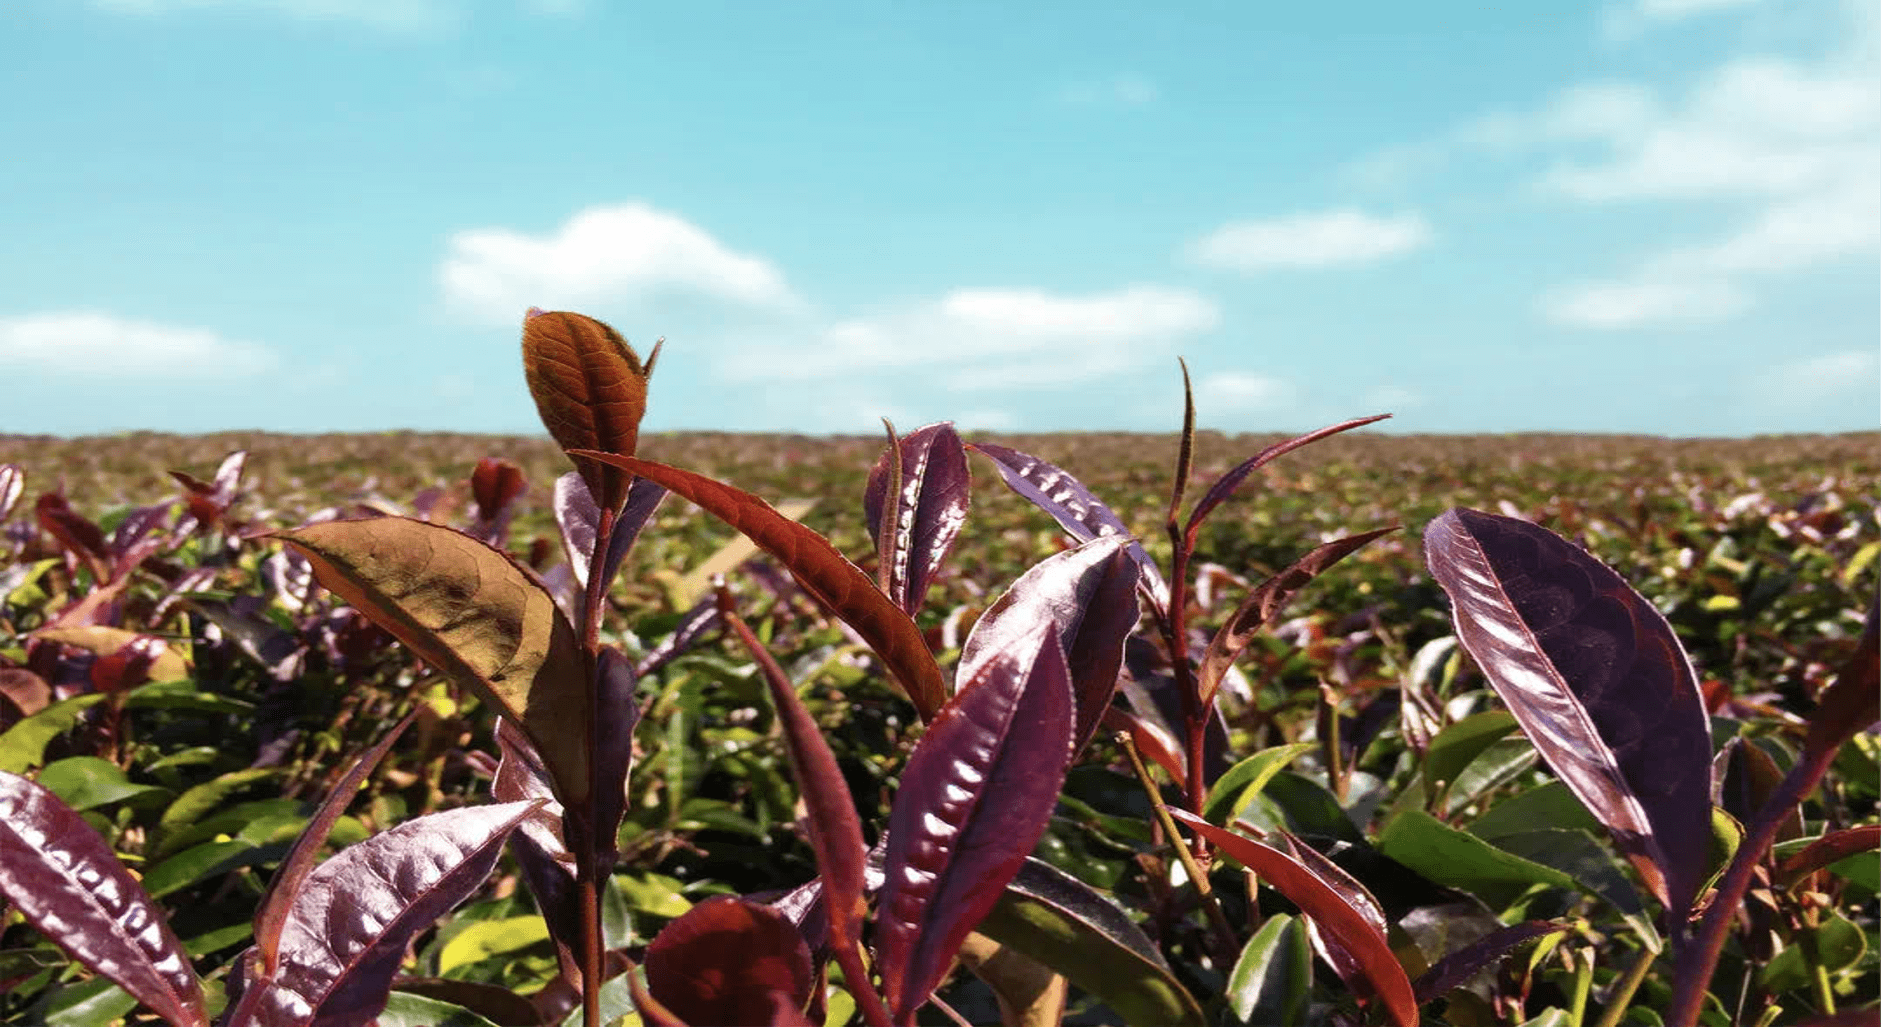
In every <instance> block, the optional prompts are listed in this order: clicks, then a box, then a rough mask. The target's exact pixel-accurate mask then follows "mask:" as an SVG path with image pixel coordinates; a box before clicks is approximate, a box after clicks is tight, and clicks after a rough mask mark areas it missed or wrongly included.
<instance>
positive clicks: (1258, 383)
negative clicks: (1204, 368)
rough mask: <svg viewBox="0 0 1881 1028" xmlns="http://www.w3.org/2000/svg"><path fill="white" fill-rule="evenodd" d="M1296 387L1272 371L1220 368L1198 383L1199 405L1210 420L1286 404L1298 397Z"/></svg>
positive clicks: (1199, 408)
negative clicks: (1264, 373) (1272, 374)
mask: <svg viewBox="0 0 1881 1028" xmlns="http://www.w3.org/2000/svg"><path fill="white" fill-rule="evenodd" d="M1294 398H1295V397H1294V390H1293V387H1292V386H1291V385H1290V384H1289V383H1287V382H1285V381H1283V380H1281V379H1278V378H1274V377H1272V376H1270V375H1260V374H1255V373H1253V372H1248V371H1217V372H1213V373H1211V374H1207V375H1203V376H1202V378H1201V380H1200V381H1198V382H1196V383H1195V406H1196V408H1197V411H1198V413H1199V414H1200V415H1201V416H1202V417H1204V418H1205V419H1206V420H1207V421H1208V422H1209V423H1210V424H1213V423H1216V422H1220V421H1235V420H1237V418H1236V416H1237V415H1241V414H1249V413H1255V412H1261V411H1271V410H1273V409H1275V408H1277V407H1283V406H1285V405H1287V404H1289V403H1291V402H1292V401H1293V400H1294Z"/></svg>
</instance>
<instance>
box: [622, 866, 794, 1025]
mask: <svg viewBox="0 0 1881 1028" xmlns="http://www.w3.org/2000/svg"><path fill="white" fill-rule="evenodd" d="M646 969H647V991H648V992H650V993H652V995H653V998H654V999H656V1000H658V1001H659V1003H660V1004H661V1005H662V1006H664V1007H665V1008H666V1009H667V1010H669V1011H671V1012H672V1013H673V1014H674V1015H675V1016H677V1017H678V1018H680V1019H681V1020H682V1021H684V1022H685V1023H687V1024H697V1025H710V1024H787V1023H792V1022H790V1021H787V1020H773V1019H774V1018H776V1017H777V1016H778V1015H779V1014H783V1013H792V1012H794V1013H798V1014H799V1015H800V1014H801V1011H802V1010H803V1009H804V1007H805V1005H806V1004H808V1003H809V1001H810V990H811V989H812V988H813V987H814V986H815V978H814V976H813V974H812V971H811V965H810V950H809V947H807V946H805V945H804V943H803V936H802V935H801V934H800V933H799V932H798V931H797V928H796V926H795V925H793V924H791V923H790V920H789V919H788V918H786V917H784V915H782V914H780V913H778V912H777V911H775V910H772V909H771V908H770V907H765V906H760V905H758V904H756V903H750V902H747V901H745V900H742V899H739V898H738V897H736V896H714V897H712V898H711V899H708V900H706V901H704V902H702V903H700V904H699V905H697V906H695V907H693V908H692V909H691V910H688V911H686V912H685V913H684V914H682V915H680V916H679V917H678V918H677V919H675V920H674V921H673V923H672V924H669V925H667V926H666V927H665V928H663V929H661V930H660V934H659V935H657V936H655V937H654V939H653V941H652V942H651V943H650V944H648V946H647V958H646ZM794 1023H797V1024H802V1023H804V1022H803V1021H802V1019H801V1016H799V1017H798V1019H797V1020H796V1021H795V1022H794Z"/></svg>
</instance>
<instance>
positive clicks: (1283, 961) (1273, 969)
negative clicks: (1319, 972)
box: [1227, 914, 1313, 1024]
mask: <svg viewBox="0 0 1881 1028" xmlns="http://www.w3.org/2000/svg"><path fill="white" fill-rule="evenodd" d="M1312 988H1313V951H1312V948H1311V947H1310V946H1308V945H1307V941H1306V927H1305V925H1303V924H1302V923H1301V922H1300V921H1299V919H1297V918H1294V917H1292V916H1290V915H1287V914H1274V915H1272V916H1270V917H1268V918H1267V920H1265V921H1263V922H1261V926H1260V930H1259V931H1257V932H1255V933H1254V935H1253V937H1252V938H1250V939H1248V941H1247V945H1246V946H1243V947H1242V948H1241V957H1240V959H1239V960H1237V961H1235V964H1234V970H1233V971H1231V972H1230V973H1229V974H1228V993H1227V999H1228V1006H1229V1009H1231V1010H1233V1011H1234V1015H1235V1017H1237V1018H1239V1019H1240V1021H1241V1023H1242V1024H1300V1023H1301V1022H1302V1019H1303V1018H1304V1016H1305V1014H1306V1003H1307V1000H1308V999H1310V998H1311V992H1312Z"/></svg>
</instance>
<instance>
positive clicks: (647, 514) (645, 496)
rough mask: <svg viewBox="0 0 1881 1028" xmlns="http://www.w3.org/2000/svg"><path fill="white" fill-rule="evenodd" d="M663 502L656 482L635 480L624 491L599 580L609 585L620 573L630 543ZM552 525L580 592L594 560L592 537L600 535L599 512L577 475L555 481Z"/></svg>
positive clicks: (582, 481)
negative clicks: (558, 533) (559, 532)
mask: <svg viewBox="0 0 1881 1028" xmlns="http://www.w3.org/2000/svg"><path fill="white" fill-rule="evenodd" d="M665 498H666V487H665V486H663V485H661V484H659V483H658V482H654V481H650V480H648V479H644V478H636V479H634V481H633V484H632V485H629V486H628V487H627V505H626V506H625V507H623V508H622V509H621V512H620V516H619V517H617V518H615V519H614V534H613V536H612V537H611V538H610V539H609V540H608V547H607V561H606V563H605V564H604V565H603V566H602V569H601V574H602V577H604V578H606V579H607V580H608V581H609V582H612V581H613V580H614V574H615V573H616V572H617V571H619V570H620V565H621V561H623V560H625V559H626V558H627V554H628V552H629V551H630V550H632V549H633V545H634V540H635V539H638V538H639V537H640V531H641V529H643V528H645V527H646V524H647V521H648V520H649V519H650V518H652V517H653V512H654V511H655V510H658V509H659V506H660V501H661V500H663V499H665ZM554 506H555V523H556V525H557V526H559V527H560V528H561V530H562V549H563V550H564V551H565V552H566V553H567V555H568V566H569V567H570V568H573V569H574V572H575V581H576V582H578V583H580V584H581V586H582V588H584V589H585V588H587V585H588V565H589V564H590V563H591V562H592V561H593V559H594V537H595V535H596V533H598V532H599V531H600V525H601V508H600V507H598V506H596V505H595V502H594V496H593V495H592V494H590V493H589V492H588V483H587V482H586V481H585V480H583V479H582V477H581V473H580V472H577V471H570V472H568V473H567V474H565V475H563V476H562V477H560V478H558V479H556V480H555V498H554Z"/></svg>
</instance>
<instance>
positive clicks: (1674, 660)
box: [1424, 508, 1711, 925]
mask: <svg viewBox="0 0 1881 1028" xmlns="http://www.w3.org/2000/svg"><path fill="white" fill-rule="evenodd" d="M1424 551H1425V557H1426V560H1427V561H1428V563H1429V564H1430V569H1431V574H1432V575H1433V576H1434V577H1435V578H1436V579H1437V582H1438V584H1440V585H1441V586H1443V589H1444V591H1445V592H1447V593H1448V594H1449V595H1450V602H1451V604H1452V606H1453V608H1454V613H1455V620H1456V627H1457V638H1458V639H1459V640H1460V641H1461V642H1462V644H1463V646H1464V648H1465V649H1467V650H1468V651H1469V653H1470V656H1471V657H1473V658H1475V660H1476V663H1477V665H1478V666H1479V667H1481V668H1482V671H1483V674H1484V676H1485V677H1487V678H1488V679H1489V682H1490V684H1491V685H1493V686H1494V687H1495V689H1496V693H1497V694H1498V695H1499V696H1501V697H1502V701H1503V703H1504V704H1506V705H1507V706H1508V707H1509V710H1510V711H1511V712H1513V713H1514V714H1515V717H1516V720H1517V721H1518V722H1520V723H1521V726H1522V731H1523V732H1524V734H1526V735H1527V736H1528V738H1529V741H1530V742H1532V743H1534V745H1535V748H1536V750H1537V751H1539V752H1540V753H1541V755H1542V757H1543V758H1544V759H1545V760H1547V761H1548V764H1549V766H1550V767H1552V768H1553V769H1554V772H1555V774H1556V775H1557V776H1559V777H1560V779H1561V780H1562V782H1563V783H1565V784H1566V785H1567V786H1568V788H1569V789H1571V790H1572V791H1573V792H1574V795H1575V796H1576V797H1578V798H1579V799H1580V801H1581V802H1582V803H1583V804H1585V805H1586V807H1587V809H1588V810H1590V811H1592V812H1593V813H1594V815H1595V816H1596V817H1598V818H1599V819H1600V821H1601V822H1602V823H1603V824H1604V825H1605V826H1606V827H1607V829H1608V831H1609V832H1611V833H1612V835H1613V838H1614V841H1615V843H1616V844H1617V845H1618V846H1619V847H1620V850H1621V851H1622V852H1623V853H1625V854H1626V855H1627V857H1628V858H1629V859H1631V860H1632V862H1633V864H1634V866H1635V867H1637V868H1638V869H1639V872H1640V877H1641V878H1642V879H1643V880H1644V881H1645V882H1646V885H1647V887H1648V888H1650V889H1651V890H1652V891H1653V893H1654V894H1655V895H1656V896H1657V897H1658V899H1659V901H1660V903H1661V904H1663V905H1665V907H1666V908H1667V911H1668V914H1669V915H1670V916H1669V920H1670V922H1671V923H1672V924H1674V925H1679V924H1683V923H1684V921H1685V914H1686V912H1687V911H1688V910H1689V909H1690V907H1691V903H1692V900H1693V898H1694V897H1695V895H1696V893H1697V890H1698V885H1699V882H1700V880H1701V878H1702V876H1703V875H1704V873H1705V870H1706V865H1707V863H1708V860H1707V848H1708V847H1709V845H1710V838H1711V836H1710V823H1711V783H1710V779H1711V733H1710V728H1709V724H1708V722H1707V719H1706V717H1705V710H1704V700H1703V698H1702V697H1701V695H1700V693H1699V690H1698V679H1697V676H1696V675H1695V674H1694V673H1693V671H1692V666H1691V661H1690V660H1689V659H1688V658H1687V657H1686V655H1685V649H1684V647H1683V646H1681V645H1680V644H1679V641H1678V637H1677V636H1676V635H1674V634H1673V633H1672V628H1671V626H1670V625H1668V624H1666V620H1665V618H1664V616H1662V615H1661V614H1660V613H1659V612H1658V610H1656V609H1655V608H1654V607H1653V606H1652V604H1650V603H1648V602H1646V600H1645V599H1644V598H1642V597H1641V596H1640V595H1639V594H1638V593H1637V592H1634V591H1633V589H1632V588H1631V587H1630V586H1628V585H1627V584H1626V583H1625V582H1624V581H1623V580H1622V579H1621V578H1620V576H1619V575H1618V574H1617V573H1615V572H1614V571H1613V569H1612V568H1609V567H1607V566H1606V565H1605V564H1602V563H1601V562H1600V561H1599V560H1597V559H1595V558H1594V557H1592V556H1591V555H1589V554H1588V553H1587V552H1586V551H1585V550H1582V549H1581V548H1579V547H1577V546H1575V545H1574V544H1572V543H1570V542H1568V541H1567V540H1565V539H1563V538H1561V537H1560V536H1558V535H1555V534H1554V533H1553V532H1550V531H1548V530H1547V529H1544V528H1541V527H1540V526H1537V525H1533V524H1530V523H1528V522H1526V521H1521V520H1518V519H1515V518H1508V517H1502V516H1499V515H1495V514H1485V513H1483V512H1481V511H1475V510H1468V509H1465V508H1455V509H1453V510H1450V511H1447V512H1446V513H1444V514H1442V515H1440V516H1439V517H1438V518H1437V519H1436V520H1435V521H1432V522H1431V523H1430V526H1429V527H1428V528H1427V529H1426V530H1425V535H1424Z"/></svg>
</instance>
